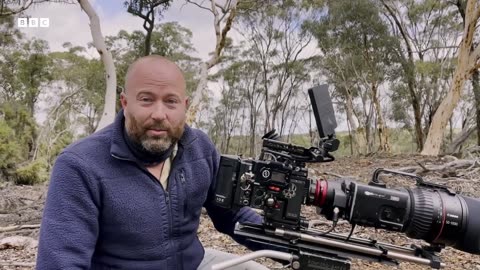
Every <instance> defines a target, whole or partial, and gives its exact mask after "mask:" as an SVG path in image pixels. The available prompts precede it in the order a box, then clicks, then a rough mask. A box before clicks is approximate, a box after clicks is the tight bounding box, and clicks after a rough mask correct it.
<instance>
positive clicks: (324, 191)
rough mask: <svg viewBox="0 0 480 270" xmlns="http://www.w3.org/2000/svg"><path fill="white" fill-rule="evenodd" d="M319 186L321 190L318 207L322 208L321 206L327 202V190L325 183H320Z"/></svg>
mask: <svg viewBox="0 0 480 270" xmlns="http://www.w3.org/2000/svg"><path fill="white" fill-rule="evenodd" d="M320 186H321V188H322V197H321V198H320V206H323V204H324V203H325V201H326V200H327V189H328V183H327V181H322V183H320Z"/></svg>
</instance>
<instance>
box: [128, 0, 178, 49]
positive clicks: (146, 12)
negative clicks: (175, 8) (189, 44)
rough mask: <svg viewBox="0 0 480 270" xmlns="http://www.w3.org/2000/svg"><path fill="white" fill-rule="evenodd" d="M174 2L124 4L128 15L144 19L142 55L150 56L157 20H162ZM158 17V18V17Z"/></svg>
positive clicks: (151, 0)
mask: <svg viewBox="0 0 480 270" xmlns="http://www.w3.org/2000/svg"><path fill="white" fill-rule="evenodd" d="M172 1H173V0H129V1H124V2H123V4H124V5H125V7H126V8H127V11H128V13H130V14H133V15H135V16H137V17H140V18H141V19H143V29H145V31H146V33H147V34H146V35H144V38H143V39H141V40H143V51H142V55H150V54H151V53H152V51H151V44H152V34H153V31H154V30H155V24H156V22H155V21H156V19H157V18H161V16H162V14H163V13H164V12H165V11H166V10H167V9H168V8H169V7H170V4H171V2H172ZM157 15H158V17H156V16H157Z"/></svg>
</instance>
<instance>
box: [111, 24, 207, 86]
mask: <svg viewBox="0 0 480 270" xmlns="http://www.w3.org/2000/svg"><path fill="white" fill-rule="evenodd" d="M144 38H145V34H144V33H143V32H142V31H133V32H127V31H125V30H120V31H119V32H118V34H117V35H115V36H107V37H106V43H107V47H108V48H109V49H110V50H111V52H112V55H113V57H114V61H115V66H116V68H117V77H118V80H117V81H118V88H119V89H121V88H122V87H123V85H124V83H125V81H124V80H125V75H126V72H127V69H128V66H129V65H130V64H131V63H132V62H133V61H135V59H137V58H139V57H141V56H142V55H143V42H142V40H144ZM191 39H192V32H191V31H190V30H189V29H187V28H185V27H183V26H181V25H180V24H178V23H177V22H168V23H162V24H157V25H156V26H155V30H154V31H153V32H152V33H151V53H152V54H157V55H162V56H165V57H168V58H170V59H172V60H173V61H175V62H176V63H177V64H178V65H179V66H180V68H181V69H182V70H183V72H184V75H185V78H186V81H187V93H188V94H189V95H191V94H192V92H193V91H194V89H196V86H197V83H198V73H199V67H198V66H199V65H200V64H199V63H200V59H198V58H196V57H194V56H192V54H193V53H194V52H195V49H194V47H193V44H192V41H191Z"/></svg>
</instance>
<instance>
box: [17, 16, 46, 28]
mask: <svg viewBox="0 0 480 270" xmlns="http://www.w3.org/2000/svg"><path fill="white" fill-rule="evenodd" d="M17 24H18V27H50V19H49V18H18V21H17Z"/></svg>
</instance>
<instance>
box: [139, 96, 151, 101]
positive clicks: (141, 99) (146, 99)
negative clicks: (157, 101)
mask: <svg viewBox="0 0 480 270" xmlns="http://www.w3.org/2000/svg"><path fill="white" fill-rule="evenodd" d="M140 101H142V102H152V99H151V98H149V97H141V98H140Z"/></svg>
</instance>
